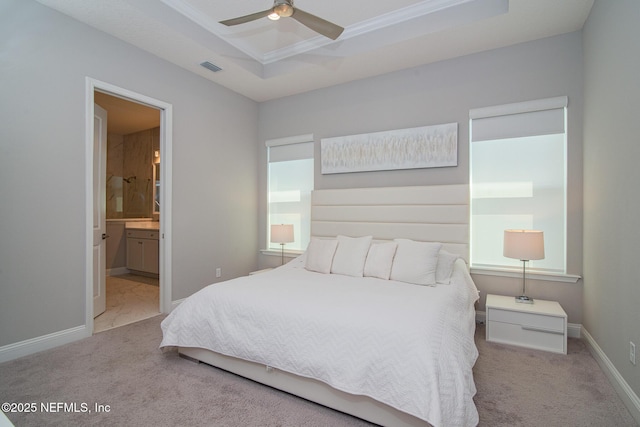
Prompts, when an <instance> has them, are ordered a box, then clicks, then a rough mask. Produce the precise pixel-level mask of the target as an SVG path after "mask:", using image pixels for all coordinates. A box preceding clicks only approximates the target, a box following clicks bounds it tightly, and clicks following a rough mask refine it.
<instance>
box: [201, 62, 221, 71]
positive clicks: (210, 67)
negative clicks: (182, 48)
mask: <svg viewBox="0 0 640 427" xmlns="http://www.w3.org/2000/svg"><path fill="white" fill-rule="evenodd" d="M200 65H202V66H203V67H204V68H206V69H208V70H211V71H213V72H214V73H217V72H218V71H220V70H222V68H220V67H218V66H217V65H215V64H212V63H211V62H209V61H205V62H203V63H202V64H200Z"/></svg>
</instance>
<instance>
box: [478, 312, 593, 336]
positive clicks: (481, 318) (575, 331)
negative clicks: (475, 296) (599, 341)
mask: <svg viewBox="0 0 640 427" xmlns="http://www.w3.org/2000/svg"><path fill="white" fill-rule="evenodd" d="M486 320H487V313H486V312H485V311H477V310H476V323H483V324H484V323H486ZM567 336H568V337H569V338H581V337H582V325H581V324H579V323H567Z"/></svg>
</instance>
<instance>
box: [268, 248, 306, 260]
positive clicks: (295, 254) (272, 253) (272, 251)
mask: <svg viewBox="0 0 640 427" xmlns="http://www.w3.org/2000/svg"><path fill="white" fill-rule="evenodd" d="M303 252H304V251H294V250H285V251H284V256H285V257H287V258H296V257H298V256H300V255H302V253H303ZM260 253H261V254H262V255H267V256H282V252H281V251H279V250H278V249H260Z"/></svg>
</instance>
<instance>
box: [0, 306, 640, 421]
mask: <svg viewBox="0 0 640 427" xmlns="http://www.w3.org/2000/svg"><path fill="white" fill-rule="evenodd" d="M163 318H164V316H162V315H160V316H156V317H153V318H150V319H146V320H143V321H140V322H137V323H133V324H130V325H127V326H123V327H121V328H116V329H112V330H108V331H105V332H101V333H98V334H95V335H94V336H92V337H89V338H86V339H84V340H80V341H77V342H74V343H71V344H68V345H65V346H61V347H58V348H55V349H52V350H49V351H45V352H42V353H37V354H33V355H30V356H26V357H23V358H20V359H16V360H13V361H9V362H5V363H2V364H0V401H1V402H10V403H16V404H30V403H35V404H36V410H35V411H33V412H30V413H7V414H6V415H7V417H8V418H9V419H10V420H11V421H12V422H13V423H14V424H15V426H16V427H27V426H93V425H105V426H107V425H108V426H125V425H126V426H156V427H158V426H222V427H226V426H229V427H231V426H273V427H288V426H292V427H293V426H295V427H304V426H309V427H311V426H336V427H342V426H344V427H348V426H370V425H371V424H370V423H367V422H365V421H362V420H360V419H357V418H353V417H351V416H348V415H345V414H342V413H340V412H336V411H333V410H330V409H327V408H325V407H322V406H319V405H316V404H313V403H311V402H308V401H306V400H303V399H300V398H297V397H295V396H291V395H289V394H286V393H283V392H280V391H278V390H274V389H272V388H269V387H265V386H262V385H260V384H257V383H254V382H253V381H250V380H246V379H244V378H240V377H238V376H236V375H233V374H230V373H228V372H225V371H222V370H219V369H216V368H212V367H210V366H207V365H204V364H196V363H193V362H190V361H188V360H185V359H182V358H180V357H179V356H178V355H177V353H176V352H164V353H163V352H161V351H160V350H159V349H158V344H159V343H160V340H161V331H160V327H159V323H160V321H161V320H162V319H163ZM476 343H477V346H478V349H479V351H480V357H479V358H478V361H477V363H476V366H475V368H474V377H475V382H476V386H477V389H478V393H477V395H476V397H475V402H476V406H477V407H478V411H479V413H480V425H481V426H491V427H494V426H599V427H607V426H612V427H613V426H616V427H621V426H636V423H635V421H634V420H633V418H632V417H631V415H630V413H629V412H628V411H627V410H626V408H625V406H624V405H623V403H622V401H621V400H620V399H619V397H618V396H617V395H616V393H615V391H614V390H613V388H612V386H611V385H610V384H609V382H608V380H607V378H606V377H605V375H604V373H603V372H602V371H601V370H600V368H599V366H598V365H597V363H596V361H595V360H594V359H593V357H592V356H591V354H590V353H589V351H588V349H587V348H586V347H585V345H584V343H583V342H582V341H581V340H578V339H570V340H569V352H568V353H569V354H568V355H566V356H564V355H556V354H551V353H546V352H541V351H534V350H527V349H521V348H516V347H509V346H503V345H498V344H493V343H487V342H486V341H485V340H484V327H483V326H482V325H479V326H478V328H477V331H476ZM65 405H66V407H65ZM45 409H46V410H45Z"/></svg>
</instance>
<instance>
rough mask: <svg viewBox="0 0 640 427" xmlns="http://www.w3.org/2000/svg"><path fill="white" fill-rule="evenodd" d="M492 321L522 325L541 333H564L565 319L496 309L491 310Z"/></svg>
mask: <svg viewBox="0 0 640 427" xmlns="http://www.w3.org/2000/svg"><path fill="white" fill-rule="evenodd" d="M489 320H491V321H496V322H503V323H514V324H517V325H522V326H523V327H525V328H528V329H536V330H540V331H549V332H559V333H560V334H563V332H564V318H562V317H554V316H546V315H540V314H535V313H523V312H518V311H512V310H501V309H497V308H494V309H492V310H491V319H489Z"/></svg>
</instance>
